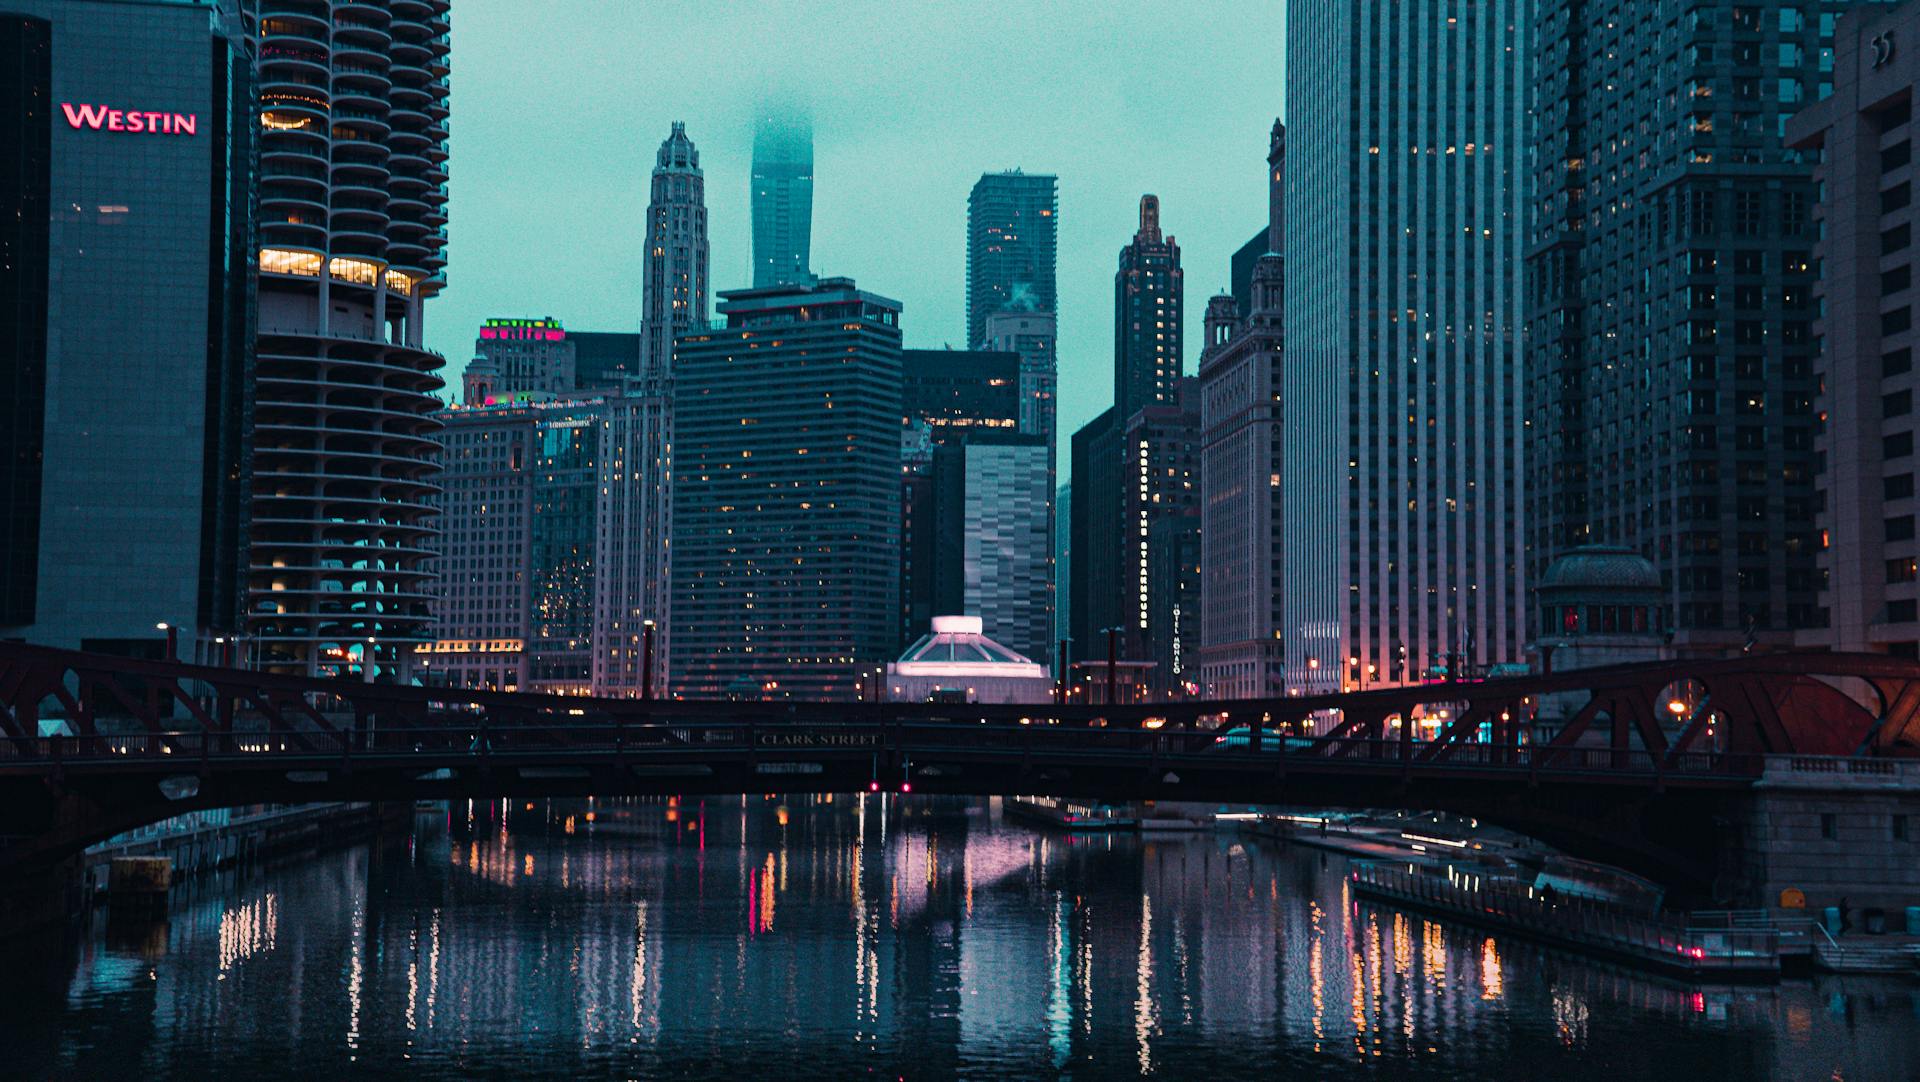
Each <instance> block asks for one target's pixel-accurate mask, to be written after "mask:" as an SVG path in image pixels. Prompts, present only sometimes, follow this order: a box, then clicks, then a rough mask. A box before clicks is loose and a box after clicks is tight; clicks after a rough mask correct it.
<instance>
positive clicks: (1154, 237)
mask: <svg viewBox="0 0 1920 1082" xmlns="http://www.w3.org/2000/svg"><path fill="white" fill-rule="evenodd" d="M1184 295H1185V294H1184V291H1183V289H1182V284H1181V276H1180V246H1179V245H1178V244H1176V243H1174V239H1173V238H1172V237H1170V236H1162V235H1161V232H1160V198H1159V197H1158V196H1153V195H1143V196H1141V197H1140V228H1139V230H1138V231H1137V232H1135V233H1134V235H1133V242H1132V243H1130V244H1128V245H1127V246H1126V247H1124V248H1122V249H1120V269H1119V270H1118V271H1116V272H1114V276H1113V403H1114V408H1115V409H1117V410H1118V411H1119V413H1120V418H1121V420H1122V422H1123V423H1124V422H1125V420H1126V419H1127V418H1130V417H1132V416H1133V415H1134V414H1135V413H1137V412H1139V411H1140V410H1142V409H1145V408H1146V407H1148V406H1151V405H1155V404H1157V403H1162V402H1167V401H1170V400H1171V399H1172V397H1173V384H1174V382H1175V381H1176V380H1178V379H1179V378H1180V373H1181V371H1182V367H1181V365H1182V356H1183V354H1182V352H1181V348H1182V343H1181V336H1180V313H1181V302H1182V299H1183V297H1184Z"/></svg>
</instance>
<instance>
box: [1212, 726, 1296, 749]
mask: <svg viewBox="0 0 1920 1082" xmlns="http://www.w3.org/2000/svg"><path fill="white" fill-rule="evenodd" d="M1252 743H1253V730H1252V729H1251V728H1250V727H1248V726H1245V725H1235V726H1234V727H1233V728H1231V729H1228V730H1227V731H1226V732H1224V733H1221V734H1220V735H1218V736H1216V737H1214V738H1213V746H1214V747H1216V748H1244V747H1248V746H1250V745H1251V744H1252ZM1313 744H1314V741H1313V738H1312V737H1310V736H1289V735H1287V734H1285V733H1279V732H1275V731H1274V730H1272V729H1262V730H1260V750H1261V751H1304V750H1305V749H1307V748H1311V747H1313Z"/></svg>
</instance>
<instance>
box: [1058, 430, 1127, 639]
mask: <svg viewBox="0 0 1920 1082" xmlns="http://www.w3.org/2000/svg"><path fill="white" fill-rule="evenodd" d="M1121 436H1122V433H1121V430H1120V418H1119V417H1118V411H1117V410H1116V409H1115V408H1114V407H1112V406H1109V407H1107V408H1106V409H1105V410H1103V411H1101V413H1100V415H1099V416H1097V417H1095V418H1094V419H1093V420H1091V421H1088V422H1087V423H1086V424H1085V425H1082V426H1081V427H1080V428H1079V429H1078V430H1077V431H1075V432H1074V434H1073V480H1072V482H1071V484H1072V487H1073V504H1072V506H1071V507H1070V508H1069V509H1068V511H1069V514H1068V516H1067V547H1068V549H1069V551H1070V552H1071V553H1072V558H1071V560H1070V562H1069V565H1068V569H1067V570H1068V577H1067V611H1068V613H1069V614H1070V622H1069V623H1068V625H1067V629H1068V634H1067V637H1068V638H1070V639H1072V640H1073V641H1072V643H1071V644H1069V652H1070V654H1071V656H1072V657H1073V658H1074V659H1076V660H1078V659H1084V658H1095V657H1098V658H1105V657H1106V656H1107V645H1106V644H1107V632H1108V630H1109V629H1111V628H1118V627H1120V626H1121V620H1122V611H1121V604H1120V560H1121V541H1122V538H1121V530H1122V529H1123V525H1124V523H1123V516H1124V514H1125V511H1124V502H1123V501H1124V498H1125V494H1124V493H1123V492H1122V486H1123V485H1124V484H1125V483H1126V481H1125V478H1124V476H1123V475H1122V471H1121V466H1122V462H1121V446H1120V440H1121Z"/></svg>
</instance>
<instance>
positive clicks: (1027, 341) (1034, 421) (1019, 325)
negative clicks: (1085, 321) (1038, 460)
mask: <svg viewBox="0 0 1920 1082" xmlns="http://www.w3.org/2000/svg"><path fill="white" fill-rule="evenodd" d="M1054 326H1055V322H1054V315H1053V313H1052V312H995V313H993V314H992V315H990V316H988V317H987V331H986V337H985V339H984V340H982V341H981V343H980V345H979V348H981V349H986V350H994V351H997V352H1001V353H1016V354H1019V356H1020V431H1021V432H1022V433H1023V434H1025V435H1029V436H1039V437H1041V438H1042V439H1043V440H1045V441H1046V442H1047V444H1048V445H1052V443H1053V436H1054V429H1055V425H1056V423H1057V422H1056V421H1055V417H1056V414H1057V412H1058V406H1057V403H1056V401H1055V399H1056V396H1057V394H1058V389H1059V384H1060V375H1059V367H1058V363H1057V361H1056V359H1055V357H1054V342H1055V331H1054Z"/></svg>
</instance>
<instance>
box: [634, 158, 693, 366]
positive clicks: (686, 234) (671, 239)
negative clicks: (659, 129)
mask: <svg viewBox="0 0 1920 1082" xmlns="http://www.w3.org/2000/svg"><path fill="white" fill-rule="evenodd" d="M645 266H646V277H645V279H644V281H643V282H642V285H641V315H640V335H641V337H640V374H641V378H642V381H643V383H644V382H645V381H647V380H658V379H664V378H666V376H667V374H668V372H669V371H670V370H671V369H672V367H673V339H674V337H675V336H676V335H681V334H685V333H686V332H687V331H688V330H691V329H693V328H696V327H697V328H702V329H704V328H705V327H706V325H707V193H706V180H705V178H704V177H702V175H701V173H700V151H699V149H698V148H696V147H695V146H694V145H693V140H691V139H688V138H687V126H686V125H685V124H683V123H681V122H680V121H678V120H676V121H674V122H673V131H672V132H671V134H669V135H668V136H667V138H666V140H665V141H664V142H662V143H661V144H660V153H659V155H658V156H657V157H656V159H655V161H654V166H653V195H652V200H651V201H650V202H649V203H648V204H647V251H646V264H645Z"/></svg>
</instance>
